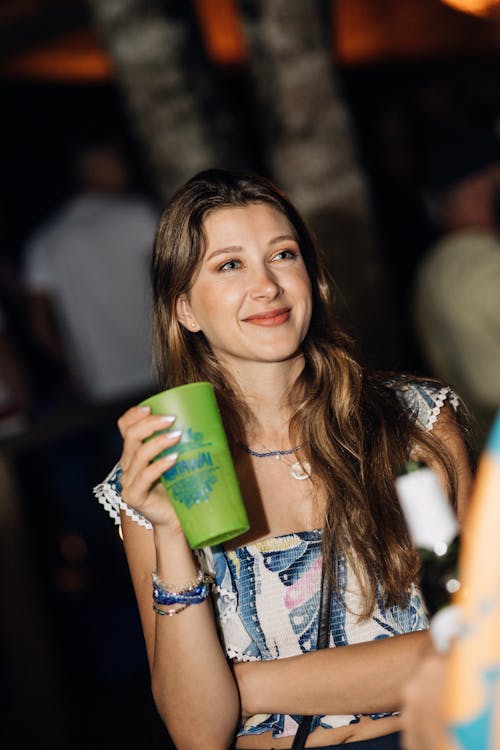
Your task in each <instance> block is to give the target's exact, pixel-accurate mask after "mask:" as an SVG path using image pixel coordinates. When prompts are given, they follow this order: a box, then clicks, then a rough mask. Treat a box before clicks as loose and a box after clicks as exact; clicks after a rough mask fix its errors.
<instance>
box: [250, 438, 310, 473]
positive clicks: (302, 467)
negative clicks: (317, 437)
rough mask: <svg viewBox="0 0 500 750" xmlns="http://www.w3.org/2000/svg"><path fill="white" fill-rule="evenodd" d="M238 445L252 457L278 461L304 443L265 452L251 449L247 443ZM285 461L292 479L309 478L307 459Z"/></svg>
mask: <svg viewBox="0 0 500 750" xmlns="http://www.w3.org/2000/svg"><path fill="white" fill-rule="evenodd" d="M238 445H239V446H240V448H241V449H242V450H243V451H245V453H247V454H248V455H249V456H254V458H276V459H277V460H278V461H280V460H281V458H282V457H283V456H291V455H293V454H294V453H296V452H297V451H298V450H300V449H301V448H303V447H304V443H301V444H300V445H297V446H296V447H295V448H289V449H288V450H285V451H266V452H265V453H259V451H253V450H252V449H251V448H249V447H248V446H247V445H244V443H238ZM285 463H287V464H288V465H289V466H290V474H291V476H292V477H293V478H294V479H298V480H299V481H302V480H304V479H310V477H311V471H312V470H311V464H310V463H309V461H286V460H285Z"/></svg>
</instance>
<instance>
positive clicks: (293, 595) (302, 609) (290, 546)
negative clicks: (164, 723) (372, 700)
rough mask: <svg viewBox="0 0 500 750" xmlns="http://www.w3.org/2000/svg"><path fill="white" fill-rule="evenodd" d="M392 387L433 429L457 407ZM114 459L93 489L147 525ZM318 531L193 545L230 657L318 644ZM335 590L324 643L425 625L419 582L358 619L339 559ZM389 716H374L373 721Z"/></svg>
mask: <svg viewBox="0 0 500 750" xmlns="http://www.w3.org/2000/svg"><path fill="white" fill-rule="evenodd" d="M387 384H388V385H389V386H390V387H393V388H394V390H395V392H396V394H397V396H398V398H399V399H400V401H401V403H402V405H403V406H404V407H405V409H407V411H408V413H409V414H410V416H411V418H412V419H414V420H415V421H416V422H418V423H419V424H420V426H421V427H423V428H424V429H427V430H431V429H432V427H433V424H434V423H435V421H436V419H437V418H438V416H439V412H440V411H441V409H442V407H443V405H444V404H445V403H449V404H450V405H451V406H452V407H453V408H454V409H456V408H457V405H458V399H457V397H456V396H455V394H454V393H453V392H452V391H451V390H450V389H449V388H446V387H439V386H436V385H435V384H434V383H428V382H422V381H411V380H408V379H402V378H397V379H396V378H394V379H390V380H388V381H387ZM120 475H121V470H120V467H119V465H118V466H116V467H115V468H114V469H113V471H112V472H111V473H110V475H109V476H108V477H107V479H106V480H105V481H104V482H103V483H102V484H100V485H98V486H97V487H96V488H95V494H96V496H97V498H98V500H99V501H100V502H101V503H102V504H103V505H104V507H105V508H106V509H107V510H108V512H109V513H110V515H111V516H112V517H113V518H114V519H115V522H116V523H119V522H120V510H123V511H125V513H127V515H129V516H131V517H132V518H133V519H134V520H136V521H137V522H138V523H140V524H141V525H143V526H146V527H147V528H150V527H151V526H150V524H149V522H148V521H147V520H146V519H145V518H144V517H142V516H140V514H138V513H136V511H133V510H132V509H131V508H129V507H128V506H127V505H126V504H125V503H124V501H123V499H122V498H121V497H120V491H121V486H120ZM321 537H322V532H321V529H312V530H310V531H302V532H298V533H291V534H284V535H281V536H276V537H272V538H269V539H265V540H262V541H259V542H256V543H254V544H248V545H246V546H244V547H239V548H237V549H235V550H231V551H227V550H225V549H224V548H223V547H222V546H217V547H207V548H205V549H203V550H198V554H199V558H200V564H201V565H202V567H203V568H204V569H205V570H206V571H207V572H210V573H211V574H212V575H213V577H214V586H213V593H212V595H213V599H214V603H215V609H216V614H217V620H218V627H219V632H220V638H221V641H222V643H223V645H224V648H225V650H226V654H227V656H228V658H230V659H232V660H235V661H251V660H266V659H280V658H284V657H287V656H296V655H299V654H301V653H306V652H308V651H312V650H314V649H315V646H316V634H317V626H318V611H319V597H320V585H321V568H322V560H321ZM336 564H337V580H338V582H339V593H338V594H336V595H335V596H334V597H333V599H332V617H331V627H330V647H331V648H337V647H339V646H345V645H348V644H353V643H361V642H366V641H371V640H376V639H380V638H390V637H391V636H393V635H398V634H402V633H408V632H411V631H416V630H422V629H425V628H426V627H427V626H428V618H427V613H426V610H425V606H424V603H423V600H422V597H421V595H420V592H419V590H418V588H417V587H416V586H415V585H413V586H412V587H411V589H410V591H409V592H408V598H407V604H406V606H405V607H397V606H393V607H389V608H386V607H385V606H384V603H383V601H382V597H377V605H376V607H375V610H374V612H373V613H372V615H371V617H369V618H368V619H363V620H359V618H358V615H357V613H359V612H360V611H361V596H360V591H359V586H358V582H357V579H356V576H355V575H354V573H353V571H352V570H351V568H350V566H349V565H348V564H347V563H346V561H345V559H343V558H339V559H338V560H337V563H336ZM382 715H383V716H387V715H388V714H373V715H371V718H373V719H378V718H380V716H382ZM300 718H301V717H300V716H288V715H283V714H259V715H256V716H251V717H250V718H249V719H248V720H247V721H246V722H245V724H244V725H242V726H241V727H240V728H239V731H238V736H240V735H252V734H261V733H263V732H268V731H271V732H272V736H273V737H274V738H279V737H285V736H290V735H293V734H295V732H296V730H297V724H298V722H299V721H300ZM359 720H360V715H359V714H358V715H354V714H351V715H342V716H339V715H337V716H316V717H314V719H313V723H312V726H311V729H310V731H311V732H312V731H314V729H316V727H318V726H322V727H325V728H332V727H340V726H345V725H347V724H352V723H355V722H358V721H359Z"/></svg>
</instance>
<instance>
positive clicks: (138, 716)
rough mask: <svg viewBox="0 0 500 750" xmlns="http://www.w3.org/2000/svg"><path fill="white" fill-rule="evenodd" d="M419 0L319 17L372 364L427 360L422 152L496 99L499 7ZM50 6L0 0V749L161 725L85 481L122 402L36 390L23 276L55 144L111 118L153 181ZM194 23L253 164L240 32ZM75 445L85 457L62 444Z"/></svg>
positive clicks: (110, 457)
mask: <svg viewBox="0 0 500 750" xmlns="http://www.w3.org/2000/svg"><path fill="white" fill-rule="evenodd" d="M103 1H104V2H105V0H103ZM426 3H427V4H428V5H429V7H430V6H431V5H433V6H437V5H440V3H439V2H438V0H428V2H427V0H425V1H424V0H422V2H421V3H415V2H407V3H406V8H407V13H406V15H405V14H402V13H401V12H400V11H401V5H404V3H401V2H400V1H399V0H393V3H392V8H393V10H394V12H393V13H392V15H391V3H389V2H380V3H377V1H376V0H366V2H364V3H363V2H361V0H356V2H352V3H351V6H350V7H351V13H350V11H349V10H348V8H347V6H348V4H349V0H346V1H345V2H344V3H337V4H336V5H337V7H336V12H337V13H338V15H337V16H335V19H336V24H334V25H333V28H332V30H331V37H332V65H335V68H336V70H337V74H338V75H339V77H340V82H341V86H342V91H343V94H344V97H345V100H346V102H347V105H348V108H349V109H350V112H351V115H352V122H353V127H354V130H355V138H356V141H357V143H358V147H359V153H360V158H361V161H362V165H363V167H364V170H365V174H366V178H367V181H368V184H369V189H370V197H371V202H372V206H373V211H374V215H375V221H376V227H377V232H378V235H379V245H380V251H381V253H382V257H383V259H384V261H385V265H386V268H387V274H388V282H389V284H388V290H389V292H388V293H389V294H390V295H391V297H392V302H393V303H394V305H395V309H396V311H397V315H398V317H399V319H400V322H401V327H402V334H403V335H402V337H401V345H400V347H399V350H398V352H397V356H396V357H395V359H394V360H393V361H389V362H383V363H380V364H381V365H383V366H384V367H386V368H392V367H398V368H401V369H406V370H414V371H418V372H425V371H426V365H425V362H424V361H422V357H421V354H420V352H419V350H418V347H417V345H416V343H415V340H414V337H413V332H412V329H411V325H410V322H409V315H408V313H409V310H408V295H409V291H410V287H411V280H412V277H413V273H414V270H415V267H416V265H417V263H418V261H419V259H420V258H421V257H422V255H423V253H424V252H425V249H426V247H427V246H428V244H429V242H430V241H431V239H432V237H433V231H434V230H433V228H432V227H431V225H430V224H429V222H428V220H427V218H426V216H425V213H424V210H423V206H422V200H421V189H422V184H423V181H424V178H425V168H426V160H427V155H428V153H429V150H430V148H431V147H432V145H433V144H434V143H435V142H436V141H437V140H439V139H440V138H441V136H442V135H443V134H445V133H446V132H447V131H448V130H450V129H452V128H454V127H456V126H458V125H459V124H464V125H469V124H492V123H494V122H496V120H497V118H498V115H499V101H500V96H499V95H500V59H499V55H498V51H499V49H500V33H499V31H498V27H499V26H500V23H499V22H497V21H495V20H492V19H488V18H483V19H477V18H473V17H472V16H464V15H462V14H459V13H458V12H455V11H449V10H448V11H447V12H446V13H445V14H444V15H443V16H442V18H443V23H442V25H441V26H438V27H436V28H432V29H430V28H429V27H428V26H426V25H425V22H423V21H422V20H420V21H419V18H420V17H419V16H418V13H419V11H418V5H420V6H421V9H422V8H423V7H424V6H425V5H426ZM50 5H51V4H50V2H45V3H43V2H32V3H29V2H27V3H17V4H14V3H12V2H10V3H8V2H2V3H0V102H1V111H2V115H1V117H0V163H1V170H0V240H1V242H0V292H1V294H2V298H3V299H4V304H5V308H6V310H7V313H8V318H9V327H10V330H11V331H12V333H13V335H14V337H15V339H16V343H17V347H18V350H19V352H20V355H21V357H22V359H23V361H24V362H25V363H26V365H27V367H28V370H29V372H30V377H31V379H32V381H33V385H34V388H35V390H36V392H37V394H38V404H37V413H36V415H34V417H33V421H32V423H31V424H30V426H29V428H28V429H26V430H24V431H23V432H22V433H21V434H18V435H15V436H13V437H9V438H5V439H3V440H0V456H1V461H2V462H1V463H0V490H1V489H2V487H3V488H5V489H6V491H8V492H9V498H10V499H9V500H6V497H7V496H4V498H3V499H2V500H0V511H1V514H0V522H1V524H3V526H2V529H3V530H2V539H3V540H4V541H3V544H4V546H3V552H2V555H1V563H2V571H1V572H2V575H1V578H2V589H1V592H0V594H1V597H2V610H1V612H2V613H3V615H2V624H3V631H0V632H2V634H3V638H2V640H0V706H1V708H0V727H1V729H0V737H1V735H2V732H3V733H4V734H5V743H4V742H2V746H3V747H5V748H6V747H9V748H10V747H12V748H14V747H15V748H24V747H28V746H29V747H34V746H36V747H37V748H39V750H40V749H41V748H47V750H48V749H49V748H50V749H51V750H52V748H54V749H56V750H57V748H66V747H67V748H70V747H71V748H74V749H75V750H77V749H78V750H80V749H81V750H83V749H86V748H89V749H90V748H92V749H93V750H99V749H100V748H104V747H107V748H114V747H122V748H127V749H129V748H130V750H132V748H134V749H135V748H150V749H151V750H154V748H160V747H163V748H165V747H168V746H169V741H168V738H167V736H166V733H165V730H164V728H163V727H162V725H161V722H160V721H159V719H158V717H157V716H156V711H155V709H154V706H153V704H152V701H151V698H150V694H149V680H148V673H147V666H146V661H145V656H144V651H143V643H142V635H141V630H140V625H139V622H138V618H137V613H136V609H135V602H134V599H133V594H132V591H131V586H130V582H129V578H128V572H127V568H126V562H125V560H124V555H123V550H122V547H121V542H120V540H119V537H118V534H117V532H116V530H115V528H114V527H113V524H112V522H111V521H110V520H109V519H108V517H107V516H106V514H105V513H104V512H103V511H102V510H101V508H100V507H99V506H98V505H97V503H96V502H95V501H94V500H93V499H92V497H91V494H90V487H91V486H92V484H94V483H96V482H98V481H99V480H101V479H102V478H103V477H104V476H105V474H106V473H107V472H108V471H109V469H110V468H111V466H112V464H113V462H114V461H115V460H116V459H117V458H118V456H119V444H118V441H117V440H116V441H115V440H114V439H113V435H112V433H113V429H114V428H113V424H114V419H115V417H116V414H118V413H120V406H121V405H116V404H114V405H110V407H109V409H107V410H95V411H92V410H90V411H89V410H88V409H83V408H82V409H81V410H79V409H78V406H77V405H73V407H72V410H71V412H69V413H65V414H63V415H61V414H59V413H58V415H57V418H55V417H54V418H52V416H53V415H51V401H50V398H49V397H47V395H46V394H47V391H49V390H50V388H49V387H48V386H49V384H50V383H51V382H52V379H53V377H54V376H55V374H54V372H53V371H52V370H51V367H50V364H49V363H48V362H47V361H45V360H44V358H43V356H42V355H41V353H40V352H39V351H38V350H37V348H36V346H34V344H33V341H32V340H31V337H30V334H29V330H28V329H27V324H26V321H25V318H24V315H23V290H22V284H21V281H20V280H21V278H22V268H23V249H24V246H25V243H26V241H27V239H28V237H29V236H30V234H31V232H32V231H33V230H34V228H35V227H37V226H38V225H39V224H40V222H42V221H44V220H45V219H46V218H47V217H48V216H49V215H50V214H51V213H52V212H53V211H54V210H55V209H56V208H57V206H58V205H59V204H60V203H61V202H62V201H63V200H64V198H65V197H66V196H67V195H68V192H69V191H70V189H71V184H70V178H69V170H68V162H67V157H68V154H69V152H70V150H71V148H72V146H73V144H74V143H75V141H77V140H78V138H79V136H80V135H83V134H88V133H89V132H106V133H109V134H114V135H118V136H119V137H120V138H121V139H122V140H124V141H125V142H126V143H127V144H128V148H129V153H130V154H131V156H132V159H133V162H134V167H135V170H136V177H137V182H138V184H139V185H140V186H141V188H142V189H143V190H144V191H146V192H149V193H150V195H151V197H152V199H153V200H155V199H156V198H155V193H154V188H153V182H152V179H151V176H150V175H149V174H148V170H147V167H146V166H145V162H144V159H143V154H142V150H141V146H140V143H139V142H138V139H137V136H136V134H135V132H134V127H133V123H132V122H131V120H130V117H129V115H128V112H127V107H126V105H125V103H124V100H123V97H122V94H121V89H120V86H119V84H118V81H117V80H116V79H115V78H114V77H113V75H112V74H110V73H109V70H106V66H105V65H104V68H101V70H100V72H98V73H95V72H94V73H88V74H87V75H85V71H83V73H82V71H81V70H80V72H76V73H75V70H74V68H73V69H71V66H70V64H69V62H68V60H70V59H72V58H74V57H75V56H77V52H78V50H77V52H75V49H76V47H78V45H76V46H75V44H76V43H75V44H72V43H71V39H70V40H69V42H68V41H67V39H66V36H65V35H66V34H73V33H74V32H75V29H77V30H78V29H80V26H81V28H82V29H83V33H84V40H85V43H83V44H82V45H81V47H82V49H83V52H82V55H85V54H86V55H88V56H89V58H88V59H90V56H92V55H94V56H97V58H98V59H101V58H102V56H103V55H104V53H103V50H102V48H100V47H99V42H98V38H97V36H96V34H95V31H94V30H93V29H92V27H91V24H90V25H89V21H88V14H87V13H86V12H85V11H84V10H82V9H81V6H82V4H81V3H73V4H72V3H66V4H64V5H65V13H67V15H66V16H64V14H63V16H64V17H62V18H61V17H60V18H59V20H57V22H56V21H55V20H54V18H55V16H54V14H52V15H51V14H50V13H47V9H48V8H49V6H50ZM54 5H59V6H61V5H62V4H60V3H59V4H58V3H54ZM71 5H73V6H74V9H73V13H69V12H68V7H69V6H71ZM195 5H196V4H195ZM198 5H199V3H198ZM334 5H335V4H334ZM213 6H216V3H213ZM375 6H378V8H379V11H380V13H379V14H378V15H377V13H375V11H374V7H375ZM396 6H398V8H396ZM23 8H24V11H25V14H24V15H22V14H21V11H22V10H23ZM16 9H17V10H16ZM49 10H50V8H49ZM354 11H355V12H354ZM214 13H216V10H214ZM398 13H399V15H398ZM20 14H21V15H20ZM412 14H413V15H412ZM455 15H456V16H457V18H458V17H459V20H457V18H455V17H454V16H455ZM452 16H453V18H454V20H453V22H451V21H450V25H449V27H448V26H447V25H446V24H447V23H448V21H449V19H450V18H452ZM200 18H201V16H200ZM65 23H66V27H67V28H65ZM200 23H201V21H200ZM219 26H220V25H219ZM384 28H385V29H386V33H385V34H382V33H381V29H382V30H383V29H384ZM459 28H460V31H458V29H459ZM219 31H220V28H219ZM199 33H200V38H202V39H204V43H205V45H206V49H207V50H208V51H209V53H210V54H209V57H210V56H211V63H212V64H213V65H214V66H215V67H216V69H217V75H218V79H219V83H220V86H221V87H222V89H221V90H222V91H223V92H224V94H225V96H226V97H227V98H228V99H229V100H231V101H232V102H233V103H236V105H237V106H236V107H235V108H236V109H237V111H238V113H239V127H240V129H241V133H243V140H244V143H245V144H246V150H247V153H246V159H247V162H248V163H249V164H250V165H251V166H252V167H253V168H255V169H261V168H263V167H265V163H264V159H263V155H262V153H261V152H260V144H259V142H258V141H257V140H256V138H255V129H254V128H253V127H252V121H253V114H252V101H251V97H250V93H249V86H248V80H247V75H246V67H245V60H244V56H242V54H241V51H239V52H238V48H237V44H236V43H235V44H234V45H233V46H232V47H231V45H229V46H228V49H229V50H231V49H232V50H233V52H232V53H231V52H230V51H229V52H227V50H226V53H223V51H222V52H221V49H222V50H223V47H219V48H217V45H216V44H215V41H214V39H212V44H213V46H212V48H211V47H210V39H211V37H210V26H209V25H208V26H204V25H203V24H201V26H200V30H199ZM228 33H229V32H228ZM485 40H488V41H487V42H486V41H485ZM57 50H59V51H61V50H62V51H63V52H64V50H67V59H66V63H64V62H59V63H56V64H54V66H53V67H52V68H51V65H50V61H51V59H52V58H51V54H52V55H53V54H54V51H57ZM61 54H62V53H61ZM37 55H38V57H37ZM60 59H61V60H64V55H63V57H61V58H60ZM65 65H66V67H67V69H68V72H67V73H65V72H64V71H65ZM83 67H84V68H85V66H83ZM71 70H73V72H71ZM110 432H111V435H110ZM96 446H99V448H96ZM82 455H83V456H85V462H84V463H83V464H82V462H81V460H79V461H77V460H75V456H78V457H79V458H80V459H81V456H82ZM61 467H63V468H61ZM12 498H14V500H13V501H12ZM84 539H91V542H90V543H86V542H85V541H84ZM20 587H21V588H22V590H21V591H20ZM23 638H25V640H24V642H23ZM23 643H24V645H23ZM201 647H202V644H200V648H201ZM221 710H223V708H221ZM193 711H196V707H195V706H194V707H193Z"/></svg>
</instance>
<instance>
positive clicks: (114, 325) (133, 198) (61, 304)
mask: <svg viewBox="0 0 500 750" xmlns="http://www.w3.org/2000/svg"><path fill="white" fill-rule="evenodd" d="M73 165H74V173H75V181H76V192H75V194H74V196H73V197H71V198H70V199H69V200H68V201H67V202H66V203H65V204H64V205H63V206H62V208H60V209H59V211H57V212H56V214H55V215H54V216H53V217H52V218H51V219H50V220H49V221H48V222H46V223H45V224H44V225H43V226H42V227H40V228H39V229H37V230H36V231H35V232H34V233H33V234H32V236H31V238H30V239H29V241H28V244H27V249H26V259H25V263H26V267H25V283H26V288H27V291H28V295H29V311H30V318H31V324H32V327H33V331H34V333H35V337H36V339H37V340H38V342H39V343H40V345H41V346H42V347H43V348H44V349H45V351H46V352H47V353H48V354H49V355H50V356H51V357H52V358H53V359H55V360H56V361H57V362H59V364H60V365H61V367H62V368H63V370H64V372H65V373H66V377H67V381H68V385H69V388H70V391H71V392H72V393H73V394H74V395H75V396H76V395H78V396H82V397H84V398H86V399H88V400H89V401H92V402H103V401H110V400H116V399H119V398H123V397H132V396H136V395H140V394H142V393H146V391H147V390H148V388H150V385H151V365H150V359H151V356H150V307H149V305H150V303H149V294H148V286H149V282H148V273H149V269H148V263H149V256H150V252H151V247H152V242H153V237H154V232H155V225H156V212H155V210H154V208H153V207H152V206H151V205H150V203H149V201H148V200H146V199H145V198H143V197H142V196H139V195H136V194H134V193H133V192H132V187H133V186H132V177H131V173H130V170H129V167H128V164H127V162H126V160H125V158H124V156H123V154H122V153H121V151H120V149H119V148H118V146H116V145H115V144H113V143H106V142H102V143H99V142H96V143H91V144H87V145H85V146H83V147H82V148H81V149H79V150H78V152H77V153H76V154H75V156H74V160H73Z"/></svg>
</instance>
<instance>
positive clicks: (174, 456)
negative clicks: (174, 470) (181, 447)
mask: <svg viewBox="0 0 500 750" xmlns="http://www.w3.org/2000/svg"><path fill="white" fill-rule="evenodd" d="M178 457H179V454H178V453H169V454H168V456H165V458H164V459H163V460H164V461H165V463H166V462H167V459H168V460H169V461H177V459H178Z"/></svg>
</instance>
